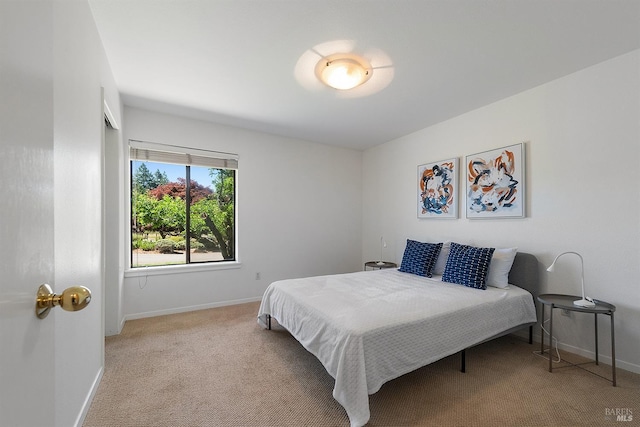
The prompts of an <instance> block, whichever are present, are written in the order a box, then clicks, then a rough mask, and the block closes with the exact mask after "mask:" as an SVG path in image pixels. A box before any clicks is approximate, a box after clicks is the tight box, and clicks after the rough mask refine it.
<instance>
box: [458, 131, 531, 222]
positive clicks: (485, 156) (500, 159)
mask: <svg viewBox="0 0 640 427" xmlns="http://www.w3.org/2000/svg"><path fill="white" fill-rule="evenodd" d="M465 162H466V181H467V192H466V195H465V199H466V206H465V208H466V217H467V218H470V219H475V218H479V219H486V218H524V216H525V206H524V202H525V182H524V177H525V173H524V167H525V166H524V165H525V162H524V143H520V144H514V145H510V146H508V147H503V148H496V149H495V150H489V151H484V152H482V153H477V154H471V155H469V156H466V159H465Z"/></svg>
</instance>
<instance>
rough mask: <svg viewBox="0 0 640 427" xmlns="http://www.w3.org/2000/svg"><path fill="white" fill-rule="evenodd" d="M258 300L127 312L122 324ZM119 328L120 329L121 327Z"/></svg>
mask: <svg viewBox="0 0 640 427" xmlns="http://www.w3.org/2000/svg"><path fill="white" fill-rule="evenodd" d="M260 300H262V297H261V296H260V297H253V298H243V299H237V300H230V301H221V302H214V303H209V304H199V305H192V306H187V307H176V308H169V309H166V310H155V311H147V312H144V313H134V314H128V315H126V316H124V318H123V324H124V322H126V321H127V320H135V319H144V318H147V317H156V316H166V315H168V314H178V313H186V312H189V311H196V310H206V309H208V308H216V307H225V306H228V305H237V304H245V303H248V302H256V301H260ZM256 316H257V313H256ZM120 330H122V328H121V329H120Z"/></svg>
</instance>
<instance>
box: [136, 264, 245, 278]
mask: <svg viewBox="0 0 640 427" xmlns="http://www.w3.org/2000/svg"><path fill="white" fill-rule="evenodd" d="M241 267H242V264H241V263H240V262H239V261H228V262H216V263H203V264H181V265H163V266H157V267H136V268H129V269H127V270H125V272H124V277H141V276H162V275H167V274H185V273H197V272H202V271H217V270H231V269H237V268H241Z"/></svg>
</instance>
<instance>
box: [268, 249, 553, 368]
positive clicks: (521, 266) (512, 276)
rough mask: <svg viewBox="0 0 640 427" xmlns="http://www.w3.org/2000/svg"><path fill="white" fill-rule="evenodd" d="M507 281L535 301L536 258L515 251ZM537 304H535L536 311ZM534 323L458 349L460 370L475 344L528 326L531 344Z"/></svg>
mask: <svg viewBox="0 0 640 427" xmlns="http://www.w3.org/2000/svg"><path fill="white" fill-rule="evenodd" d="M509 283H512V284H514V285H516V286H518V287H520V288H522V289H525V290H527V291H529V292H530V293H531V295H533V302H534V304H535V303H536V301H537V300H536V297H537V296H538V295H539V293H540V282H539V272H538V259H537V258H536V257H535V256H534V255H532V254H529V253H526V252H518V253H516V257H515V259H514V260H513V265H512V266H511V270H510V271H509ZM537 312H538V310H537V304H536V313H537ZM266 320H267V329H269V330H271V316H270V315H267V316H266ZM535 324H536V323H535V322H534V323H526V324H523V325H519V326H516V327H515V328H511V329H509V330H506V331H504V332H502V333H500V334H498V335H495V336H493V337H491V338H488V339H486V340H484V341H482V342H479V343H478V344H476V345H474V346H472V347H468V348H466V349H464V350H461V351H460V372H467V367H466V365H467V363H466V358H467V350H469V349H470V348H473V347H475V346H477V345H480V344H483V343H485V342H488V341H491V340H494V339H496V338H500V337H502V336H505V335H508V334H511V333H513V332H517V331H520V330H522V329H524V328H526V327H528V328H529V344H533V326H534V325H535Z"/></svg>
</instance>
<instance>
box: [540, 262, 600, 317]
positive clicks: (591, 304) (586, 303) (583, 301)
mask: <svg viewBox="0 0 640 427" xmlns="http://www.w3.org/2000/svg"><path fill="white" fill-rule="evenodd" d="M566 254H574V255H578V257H580V264H581V265H582V299H579V300H575V301H574V302H573V305H577V306H580V307H595V305H596V304H595V303H594V302H593V301H591V300H589V299H586V298H585V296H584V260H583V259H582V255H580V254H579V253H577V252H563V253H561V254H560V255H558V256H557V257H556V259H554V260H553V262H552V263H551V265H550V266H549V268H547V271H548V272H549V273H552V272H553V270H554V269H555V265H556V261H557V260H558V258H560V257H561V256H562V255H566Z"/></svg>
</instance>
